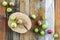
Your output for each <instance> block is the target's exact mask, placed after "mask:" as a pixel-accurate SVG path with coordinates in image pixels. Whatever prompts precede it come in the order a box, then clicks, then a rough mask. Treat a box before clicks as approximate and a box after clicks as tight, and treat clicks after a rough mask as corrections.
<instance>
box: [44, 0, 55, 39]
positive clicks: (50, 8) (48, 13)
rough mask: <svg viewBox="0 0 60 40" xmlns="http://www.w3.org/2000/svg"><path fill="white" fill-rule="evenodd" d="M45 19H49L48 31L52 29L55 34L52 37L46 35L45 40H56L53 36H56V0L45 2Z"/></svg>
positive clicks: (46, 0) (47, 23) (47, 22)
mask: <svg viewBox="0 0 60 40" xmlns="http://www.w3.org/2000/svg"><path fill="white" fill-rule="evenodd" d="M45 17H46V18H47V21H46V25H47V26H48V28H47V30H48V29H51V30H52V31H53V33H52V34H51V35H49V34H47V30H46V35H45V40H54V38H53V34H54V23H55V17H54V0H45Z"/></svg>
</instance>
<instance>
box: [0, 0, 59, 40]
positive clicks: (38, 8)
mask: <svg viewBox="0 0 60 40" xmlns="http://www.w3.org/2000/svg"><path fill="white" fill-rule="evenodd" d="M3 1H5V0H0V16H1V17H3V16H6V19H2V18H1V19H0V40H54V38H53V37H52V35H53V34H54V27H55V25H54V24H55V14H54V0H43V1H42V0H6V1H7V2H11V1H12V2H14V3H15V5H16V6H15V7H13V10H14V11H13V12H23V13H26V15H28V16H30V15H31V14H36V15H37V16H38V18H37V19H36V20H38V19H39V18H40V17H39V16H41V15H42V16H45V17H46V18H47V21H46V24H47V25H48V29H52V30H53V34H52V35H48V34H46V35H45V36H44V37H42V36H40V35H39V34H35V33H34V32H33V31H32V30H33V28H34V21H33V20H32V28H31V30H29V31H28V32H27V33H25V34H20V33H16V32H14V31H12V30H11V29H10V28H9V27H8V25H7V21H8V16H9V15H10V14H12V13H13V12H12V13H10V14H8V13H7V12H6V8H5V7H3V6H2V5H1V3H2V2H3ZM55 2H56V6H55V9H56V10H55V13H56V14H57V15H56V27H55V29H56V30H55V31H56V32H57V33H59V31H58V30H59V26H58V25H57V24H59V23H58V22H59V20H60V19H59V18H60V16H59V12H58V10H59V9H58V8H59V2H60V1H59V0H56V1H55ZM36 20H35V21H36ZM57 21H58V22H57ZM57 26H58V27H57ZM48 29H47V30H48ZM47 30H46V31H47ZM57 40H60V37H59V38H58V39H57Z"/></svg>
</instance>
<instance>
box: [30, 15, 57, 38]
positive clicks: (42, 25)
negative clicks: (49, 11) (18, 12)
mask: <svg viewBox="0 0 60 40" xmlns="http://www.w3.org/2000/svg"><path fill="white" fill-rule="evenodd" d="M31 18H32V19H34V20H35V19H36V18H37V16H36V15H35V14H32V15H31ZM42 20H43V21H40V20H38V21H36V25H37V27H36V28H34V30H33V31H34V32H35V33H39V34H40V35H41V36H44V35H45V34H46V32H45V30H46V29H47V25H46V24H45V23H44V22H45V21H46V18H45V17H43V18H42ZM47 33H48V34H52V33H53V31H52V30H51V29H49V30H47ZM53 37H54V38H58V34H57V33H55V34H54V35H53Z"/></svg>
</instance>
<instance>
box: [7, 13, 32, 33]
mask: <svg viewBox="0 0 60 40" xmlns="http://www.w3.org/2000/svg"><path fill="white" fill-rule="evenodd" d="M13 15H15V16H16V20H15V22H16V23H19V24H21V25H17V27H16V28H11V26H10V25H11V23H12V22H13V21H11V20H10V17H11V16H13ZM14 19H15V18H14ZM22 23H23V24H22ZM8 26H9V27H10V28H11V29H12V30H13V31H15V32H17V33H26V32H27V31H28V30H30V29H31V26H32V23H31V20H30V18H29V17H28V16H27V15H26V14H24V13H20V12H15V13H12V14H11V15H10V16H9V20H8ZM27 29H28V30H27Z"/></svg>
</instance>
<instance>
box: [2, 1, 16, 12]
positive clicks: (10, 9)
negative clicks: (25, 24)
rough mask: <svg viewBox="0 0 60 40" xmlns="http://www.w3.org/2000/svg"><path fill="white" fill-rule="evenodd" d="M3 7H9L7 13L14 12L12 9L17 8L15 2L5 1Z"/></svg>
mask: <svg viewBox="0 0 60 40" xmlns="http://www.w3.org/2000/svg"><path fill="white" fill-rule="evenodd" d="M2 6H4V7H7V6H9V7H8V8H7V12H12V8H11V7H14V6H15V4H14V2H9V3H8V2H7V1H3V2H2Z"/></svg>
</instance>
